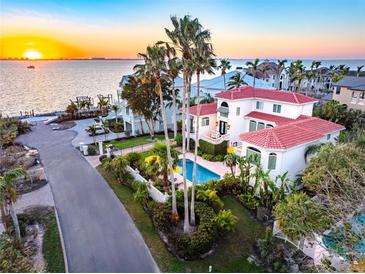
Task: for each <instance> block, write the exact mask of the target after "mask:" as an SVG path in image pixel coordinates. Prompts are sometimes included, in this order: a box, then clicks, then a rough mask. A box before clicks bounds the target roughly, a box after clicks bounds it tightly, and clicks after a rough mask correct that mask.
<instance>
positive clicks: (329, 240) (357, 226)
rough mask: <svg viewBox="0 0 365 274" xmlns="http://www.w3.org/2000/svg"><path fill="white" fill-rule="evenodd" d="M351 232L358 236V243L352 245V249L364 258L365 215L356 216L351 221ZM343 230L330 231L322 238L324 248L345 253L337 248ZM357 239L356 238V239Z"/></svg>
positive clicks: (342, 249) (341, 248) (343, 249)
mask: <svg viewBox="0 0 365 274" xmlns="http://www.w3.org/2000/svg"><path fill="white" fill-rule="evenodd" d="M350 224H351V230H352V231H353V232H354V234H356V235H357V236H359V241H358V242H357V243H356V244H354V246H353V248H354V249H355V250H356V251H357V252H359V253H360V254H364V256H361V257H365V232H364V230H365V213H360V214H358V215H356V216H355V217H354V218H353V219H352V220H351V221H350ZM342 231H343V228H338V229H335V230H333V231H331V232H330V233H329V234H328V235H325V236H324V237H323V243H324V244H325V246H326V247H328V248H330V249H333V250H336V252H337V253H339V254H341V253H346V250H345V248H343V247H340V246H338V243H339V242H341V238H342V237H343V235H342ZM356 238H357V237H356Z"/></svg>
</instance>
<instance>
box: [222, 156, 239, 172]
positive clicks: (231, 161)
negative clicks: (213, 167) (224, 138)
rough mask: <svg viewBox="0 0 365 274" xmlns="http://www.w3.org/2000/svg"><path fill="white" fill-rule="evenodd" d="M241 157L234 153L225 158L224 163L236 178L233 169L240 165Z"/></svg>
mask: <svg viewBox="0 0 365 274" xmlns="http://www.w3.org/2000/svg"><path fill="white" fill-rule="evenodd" d="M238 159H239V157H238V156H237V155H236V154H234V153H228V154H227V155H226V156H224V163H225V164H226V166H228V167H229V168H230V169H231V173H232V176H233V177H234V176H235V172H234V170H233V168H234V167H235V166H236V165H237V164H238Z"/></svg>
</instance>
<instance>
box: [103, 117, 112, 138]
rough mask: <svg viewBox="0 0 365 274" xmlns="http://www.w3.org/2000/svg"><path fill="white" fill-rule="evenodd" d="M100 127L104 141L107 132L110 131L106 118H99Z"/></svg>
mask: <svg viewBox="0 0 365 274" xmlns="http://www.w3.org/2000/svg"><path fill="white" fill-rule="evenodd" d="M101 127H102V128H103V130H104V138H105V141H106V139H107V134H108V133H109V132H110V130H109V122H108V120H107V119H104V120H101Z"/></svg>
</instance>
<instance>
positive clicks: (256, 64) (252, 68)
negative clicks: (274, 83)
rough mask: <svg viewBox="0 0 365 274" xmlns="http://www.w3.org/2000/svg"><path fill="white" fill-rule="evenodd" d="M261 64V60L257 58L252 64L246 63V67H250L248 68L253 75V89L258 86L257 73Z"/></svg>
mask: <svg viewBox="0 0 365 274" xmlns="http://www.w3.org/2000/svg"><path fill="white" fill-rule="evenodd" d="M259 63H260V59H259V58H256V59H255V60H254V61H252V62H251V61H248V62H246V66H248V68H249V70H250V72H251V74H252V77H253V87H255V85H256V75H257V72H258V71H259V69H258V67H259Z"/></svg>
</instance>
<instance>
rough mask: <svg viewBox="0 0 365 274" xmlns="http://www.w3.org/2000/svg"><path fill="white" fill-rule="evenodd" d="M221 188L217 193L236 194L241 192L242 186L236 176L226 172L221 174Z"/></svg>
mask: <svg viewBox="0 0 365 274" xmlns="http://www.w3.org/2000/svg"><path fill="white" fill-rule="evenodd" d="M221 181H222V188H221V191H220V192H219V193H222V194H223V195H225V194H233V195H238V194H240V193H241V192H242V187H241V186H240V180H239V178H236V177H235V176H233V175H232V174H230V173H226V174H224V176H223V179H222V180H221Z"/></svg>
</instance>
